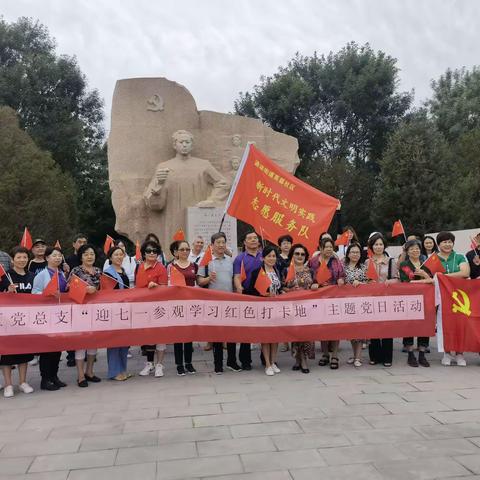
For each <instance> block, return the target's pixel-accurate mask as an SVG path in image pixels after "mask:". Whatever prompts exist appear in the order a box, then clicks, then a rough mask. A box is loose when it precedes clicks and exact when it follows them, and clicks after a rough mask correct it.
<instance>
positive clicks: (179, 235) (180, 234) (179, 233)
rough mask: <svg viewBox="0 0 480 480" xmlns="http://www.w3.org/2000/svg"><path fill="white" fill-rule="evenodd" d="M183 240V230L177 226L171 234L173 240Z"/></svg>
mask: <svg viewBox="0 0 480 480" xmlns="http://www.w3.org/2000/svg"><path fill="white" fill-rule="evenodd" d="M183 240H185V233H184V232H183V230H182V229H181V228H179V229H178V230H177V231H176V232H175V234H174V235H173V241H174V242H181V241H182V242H183Z"/></svg>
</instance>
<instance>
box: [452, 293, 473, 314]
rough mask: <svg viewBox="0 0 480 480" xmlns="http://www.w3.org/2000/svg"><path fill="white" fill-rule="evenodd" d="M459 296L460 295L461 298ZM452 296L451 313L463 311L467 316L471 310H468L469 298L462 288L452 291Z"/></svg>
mask: <svg viewBox="0 0 480 480" xmlns="http://www.w3.org/2000/svg"><path fill="white" fill-rule="evenodd" d="M460 296H461V297H462V298H461V299H460ZM452 298H453V301H454V304H453V305H452V312H453V313H463V314H464V315H466V316H467V317H469V316H470V315H471V314H472V311H471V310H470V298H469V297H468V295H467V294H466V293H465V292H464V291H463V290H460V289H457V290H455V291H454V292H453V293H452Z"/></svg>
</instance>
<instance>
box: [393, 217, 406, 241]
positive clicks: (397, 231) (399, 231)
mask: <svg viewBox="0 0 480 480" xmlns="http://www.w3.org/2000/svg"><path fill="white" fill-rule="evenodd" d="M398 235H405V230H404V228H403V225H402V222H401V220H397V221H396V222H395V223H394V224H393V228H392V237H397V236H398Z"/></svg>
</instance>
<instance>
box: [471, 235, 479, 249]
mask: <svg viewBox="0 0 480 480" xmlns="http://www.w3.org/2000/svg"><path fill="white" fill-rule="evenodd" d="M470 240H471V241H472V243H470V249H471V250H476V249H477V248H478V243H477V241H476V240H475V239H474V238H472V237H470Z"/></svg>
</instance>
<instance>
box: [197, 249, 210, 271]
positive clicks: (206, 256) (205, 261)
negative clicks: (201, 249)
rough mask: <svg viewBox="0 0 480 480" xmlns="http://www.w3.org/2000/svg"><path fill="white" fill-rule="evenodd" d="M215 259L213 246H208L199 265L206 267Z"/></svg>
mask: <svg viewBox="0 0 480 480" xmlns="http://www.w3.org/2000/svg"><path fill="white" fill-rule="evenodd" d="M212 260H213V255H212V247H207V249H206V250H205V253H204V254H203V257H202V259H201V260H200V263H199V266H200V267H206V266H207V265H208V264H209V263H210V262H211V261H212Z"/></svg>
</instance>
